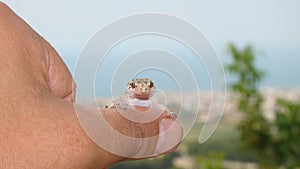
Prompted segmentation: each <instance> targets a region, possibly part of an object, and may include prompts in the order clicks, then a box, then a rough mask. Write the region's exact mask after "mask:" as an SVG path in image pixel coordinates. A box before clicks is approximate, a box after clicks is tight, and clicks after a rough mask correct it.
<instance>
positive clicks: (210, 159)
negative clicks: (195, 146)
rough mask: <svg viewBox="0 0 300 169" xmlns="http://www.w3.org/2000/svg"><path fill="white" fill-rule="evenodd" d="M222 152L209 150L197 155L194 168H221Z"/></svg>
mask: <svg viewBox="0 0 300 169" xmlns="http://www.w3.org/2000/svg"><path fill="white" fill-rule="evenodd" d="M223 159H224V154H223V153H217V152H209V153H208V154H206V155H202V156H199V157H197V159H196V167H195V168H196V169H223Z"/></svg>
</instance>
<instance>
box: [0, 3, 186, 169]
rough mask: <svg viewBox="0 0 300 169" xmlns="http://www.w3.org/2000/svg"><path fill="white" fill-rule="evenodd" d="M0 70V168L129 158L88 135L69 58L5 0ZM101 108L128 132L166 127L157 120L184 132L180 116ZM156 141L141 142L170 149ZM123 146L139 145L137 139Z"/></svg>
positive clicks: (94, 164) (0, 10) (174, 132)
mask: <svg viewBox="0 0 300 169" xmlns="http://www.w3.org/2000/svg"><path fill="white" fill-rule="evenodd" d="M0 73H1V78H0V107H1V111H0V168H14V169H17V168H32V169H34V168H56V169H60V168H64V169H66V168H70V169H71V168H72V169H76V168H99V167H100V168H105V167H108V166H109V165H112V164H114V163H116V162H118V161H123V160H129V159H128V158H126V157H121V156H118V155H115V154H112V153H110V152H107V151H105V150H104V149H102V148H101V147H99V146H98V145H96V144H95V143H94V142H93V141H92V140H91V139H90V138H89V137H88V135H87V134H86V133H85V132H84V130H83V129H82V128H81V126H80V123H79V122H78V119H77V116H76V113H75V110H74V103H73V102H74V100H75V84H74V82H73V79H72V76H71V74H70V72H69V71H68V69H67V68H66V66H65V64H64V63H63V61H62V60H61V58H60V57H59V55H58V54H57V53H56V51H55V50H54V49H53V48H52V47H51V45H50V44H49V43H48V42H47V41H46V40H44V39H43V38H42V37H41V36H40V35H38V34H37V33H36V32H35V31H34V30H33V29H32V28H31V27H30V26H29V25H27V24H26V23H25V22H24V21H23V20H22V19H21V18H19V17H18V16H17V15H16V14H15V13H14V12H12V11H11V10H10V9H9V8H8V7H7V6H6V5H4V4H3V3H1V2H0ZM112 111H113V112H112ZM100 113H101V114H102V115H103V117H105V119H106V120H107V121H108V122H109V124H111V125H112V126H113V127H114V128H115V129H116V130H117V131H119V132H121V133H123V134H125V135H128V136H130V137H137V138H145V137H149V136H154V135H157V134H158V133H162V130H159V124H160V125H163V128H164V130H166V129H167V128H170V129H171V130H170V132H168V133H166V135H167V136H165V137H168V138H170V137H173V140H175V143H179V141H180V138H181V135H182V131H181V128H180V125H179V124H178V122H175V121H174V120H172V119H170V118H168V117H166V116H165V115H164V114H162V115H161V116H160V117H159V118H158V119H157V120H155V121H153V122H151V123H147V124H138V123H133V122H130V121H128V120H127V119H125V118H123V117H122V116H120V115H119V114H118V113H117V112H116V111H115V110H101V111H100ZM162 119H164V120H162ZM162 121H164V123H162ZM171 126H172V128H171ZM107 134H108V133H101V136H103V137H106V136H107ZM157 142H158V141H157V140H156V142H151V143H149V142H145V143H143V144H144V145H139V146H142V147H149V149H143V151H151V152H152V151H153V152H155V153H157V152H158V154H155V153H153V155H159V154H163V153H166V152H167V151H159V150H156V149H157ZM165 143H167V142H166V141H165V140H164V141H163V143H162V145H164V144H165ZM124 146H127V147H130V148H131V149H134V148H135V149H136V146H137V145H134V144H127V145H126V143H124ZM175 147H176V146H175ZM154 150H155V151H154ZM160 150H165V149H160ZM173 150H174V148H173V149H170V150H168V152H169V151H173ZM133 153H134V152H133ZM145 153H146V152H145ZM147 153H149V152H147Z"/></svg>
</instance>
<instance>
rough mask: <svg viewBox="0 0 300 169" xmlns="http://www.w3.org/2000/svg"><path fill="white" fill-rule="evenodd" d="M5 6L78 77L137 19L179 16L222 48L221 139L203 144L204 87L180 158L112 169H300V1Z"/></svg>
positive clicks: (64, 0) (16, 0)
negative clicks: (90, 53)
mask: <svg viewBox="0 0 300 169" xmlns="http://www.w3.org/2000/svg"><path fill="white" fill-rule="evenodd" d="M4 2H5V3H7V4H8V5H9V6H10V7H11V8H12V9H13V10H14V11H15V12H16V13H17V14H19V15H20V16H21V17H22V18H23V19H24V20H25V21H27V22H28V23H29V24H30V25H31V26H32V27H33V28H34V29H35V30H36V31H37V32H38V33H40V34H41V35H42V36H43V37H44V38H45V39H47V40H48V41H49V42H50V43H51V44H52V45H53V46H54V48H55V49H56V50H57V51H58V53H59V54H60V55H61V57H62V59H63V60H64V61H65V63H66V64H67V66H68V67H69V69H70V71H71V72H73V70H74V68H75V64H76V59H77V57H78V56H79V55H80V51H81V49H82V48H83V47H84V45H85V44H86V43H87V41H88V40H89V38H90V37H92V36H93V35H94V34H95V33H96V32H97V31H98V30H99V29H101V28H102V27H104V26H105V25H107V24H109V23H111V22H113V21H115V20H117V19H119V18H122V17H125V16H129V15H132V14H136V13H144V12H161V13H166V14H171V15H174V16H178V17H180V18H182V19H184V20H186V21H188V22H189V23H191V24H193V25H194V26H196V27H197V28H198V29H199V30H200V31H202V32H203V33H204V34H205V35H206V36H207V37H208V39H209V40H210V41H211V43H212V44H213V45H214V47H215V48H216V51H217V53H218V54H219V57H220V59H221V61H222V63H223V64H224V67H225V68H226V78H227V81H228V84H227V87H228V93H227V95H228V97H227V102H226V106H225V109H224V116H223V119H222V121H221V123H220V125H219V127H218V128H217V130H216V132H215V133H214V135H213V136H212V137H211V138H210V139H209V140H208V141H207V142H205V143H203V144H199V143H198V141H197V140H198V135H199V131H200V130H201V127H202V126H203V119H205V117H206V116H205V113H204V115H202V114H201V113H202V112H206V111H207V110H206V109H207V104H209V102H210V99H211V95H210V92H209V87H206V86H205V85H207V84H204V86H203V88H202V89H201V91H200V92H201V94H202V98H203V99H202V100H201V103H200V105H201V107H200V109H199V112H200V116H199V119H198V120H197V124H196V125H195V126H194V128H193V130H191V132H190V133H189V134H188V136H187V137H186V138H185V139H184V140H183V143H182V144H181V146H180V147H179V148H178V150H177V151H176V152H174V153H172V154H170V155H166V156H163V157H160V158H156V159H150V160H149V159H148V160H141V161H136V162H124V163H120V164H117V165H115V166H113V167H111V168H114V169H117V168H131V169H135V168H149V169H150V168H151V169H153V168H164V169H198V168H204V169H206V168H209V169H217V168H280V167H281V168H300V144H299V143H300V139H299V136H300V110H299V108H300V102H299V97H300V75H299V72H300V67H299V63H300V22H299V21H300V10H299V9H300V1H297V0H286V1H279V0H265V1H259V0H252V1H238V0H224V1H217V0H211V1H202V0H191V1H180V0H165V1H159V0H152V1H138V0H129V1H116V0H98V1H96V0H88V1H71V0H60V1H59V0H52V1H38V0H27V1H21V0H4ZM120 29H122V28H120ZM162 43H163V42H162ZM132 44H133V45H134V42H132ZM162 45H163V44H162ZM200 78H201V77H200ZM207 86H209V85H207ZM164 88H166V89H167V88H168V86H164ZM173 94H174V99H173V101H172V100H171V102H170V103H169V104H170V105H169V106H170V107H172V106H173V107H176V106H177V102H176V99H175V98H176V97H179V96H177V95H176V92H174V93H173ZM186 94H190V95H191V96H190V97H191V98H192V97H193V95H192V94H191V93H186ZM98 95H99V97H101V96H102V95H105V93H101V92H99V94H98ZM183 111H188V108H186V110H183Z"/></svg>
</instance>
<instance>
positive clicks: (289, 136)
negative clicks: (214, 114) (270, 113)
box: [227, 44, 300, 168]
mask: <svg viewBox="0 0 300 169" xmlns="http://www.w3.org/2000/svg"><path fill="white" fill-rule="evenodd" d="M228 49H229V52H230V54H231V56H232V63H231V64H229V65H228V66H227V70H228V72H230V73H231V74H233V75H235V76H236V77H237V80H236V81H235V82H234V83H232V84H231V89H232V90H233V91H234V92H236V93H237V95H238V109H239V111H240V112H241V113H243V119H242V120H241V122H240V123H239V125H238V129H239V133H240V138H241V140H242V142H243V143H244V145H245V147H246V148H248V149H249V150H252V151H254V153H255V154H256V157H257V160H258V162H259V164H260V166H261V167H262V168H278V167H284V168H296V167H299V166H300V164H299V163H300V144H299V143H300V137H299V134H300V103H293V102H290V101H286V100H284V99H279V100H278V102H277V105H278V110H277V111H276V112H274V113H275V114H276V116H275V122H274V123H272V122H270V121H268V120H266V119H265V117H264V115H263V111H262V103H263V97H262V95H261V94H260V92H259V91H258V87H257V86H258V84H259V83H260V82H261V80H262V79H263V77H264V72H263V71H261V70H259V69H258V68H256V67H255V59H256V57H255V53H254V51H253V48H252V46H250V45H248V46H246V47H245V48H244V49H242V50H239V49H238V48H237V47H236V46H235V45H233V44H229V46H228Z"/></svg>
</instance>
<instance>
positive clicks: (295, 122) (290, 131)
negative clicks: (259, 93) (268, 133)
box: [273, 99, 300, 168]
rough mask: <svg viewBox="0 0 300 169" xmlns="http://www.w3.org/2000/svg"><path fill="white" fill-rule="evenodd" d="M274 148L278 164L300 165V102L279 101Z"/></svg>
mask: <svg viewBox="0 0 300 169" xmlns="http://www.w3.org/2000/svg"><path fill="white" fill-rule="evenodd" d="M277 104H278V108H277V110H276V120H275V128H274V130H275V134H274V143H273V144H274V147H276V149H274V151H275V153H276V155H277V159H276V161H278V162H280V163H279V164H278V165H283V166H286V167H287V168H294V167H295V166H297V167H300V145H299V144H300V139H299V136H300V102H298V103H295V102H291V101H287V100H284V99H279V100H278V101H277Z"/></svg>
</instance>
